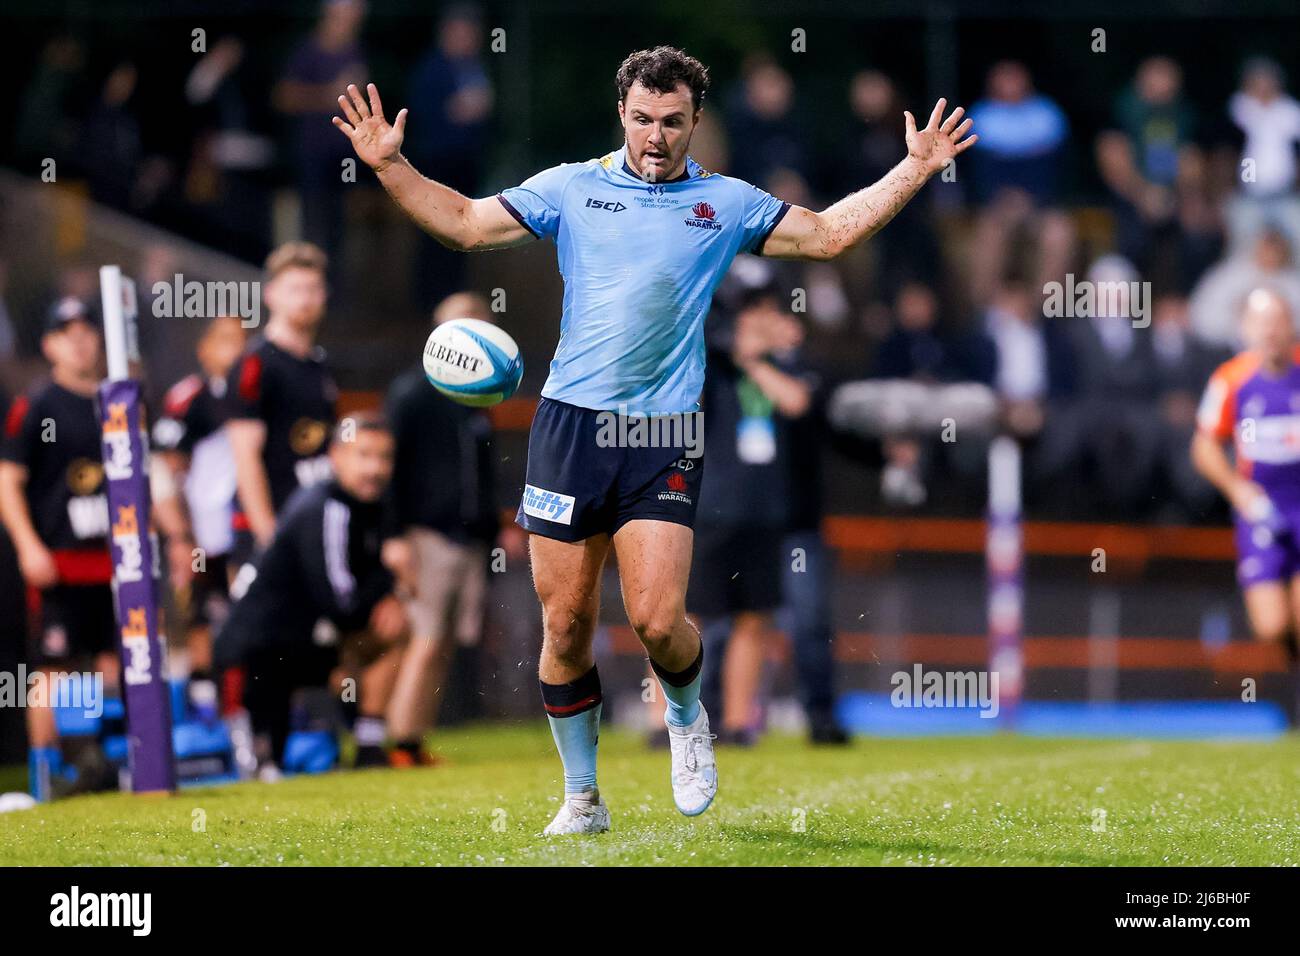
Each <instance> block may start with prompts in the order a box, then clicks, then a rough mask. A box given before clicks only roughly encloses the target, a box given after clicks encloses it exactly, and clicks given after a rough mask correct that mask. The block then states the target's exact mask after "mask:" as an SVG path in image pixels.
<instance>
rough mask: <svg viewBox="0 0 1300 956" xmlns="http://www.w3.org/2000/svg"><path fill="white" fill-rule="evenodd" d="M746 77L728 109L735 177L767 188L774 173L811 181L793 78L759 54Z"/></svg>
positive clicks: (748, 65)
mask: <svg viewBox="0 0 1300 956" xmlns="http://www.w3.org/2000/svg"><path fill="white" fill-rule="evenodd" d="M741 77H742V79H741V86H740V89H739V90H738V91H737V92H736V93H734V94H733V95H732V97H731V99H730V101H729V102H728V103H727V133H728V138H729V139H730V140H731V142H732V144H733V146H735V147H737V148H735V149H733V150H732V154H731V175H733V176H736V177H738V178H740V179H743V180H745V181H746V182H750V183H764V182H767V180H768V178H769V177H770V176H771V174H772V172H773V171H774V170H776V169H791V170H794V171H795V172H796V173H798V174H799V175H800V176H803V177H805V178H806V177H807V176H808V174H809V171H810V169H809V167H810V157H809V155H808V147H807V146H806V145H805V144H806V143H807V142H808V137H807V135H806V131H805V130H803V129H802V128H801V125H800V123H799V121H798V116H797V114H796V112H795V93H794V81H793V80H792V79H791V78H790V74H789V73H787V72H786V71H785V70H784V69H783V68H782V67H781V65H780V64H779V63H777V62H776V60H774V59H772V57H770V56H768V55H767V54H755V55H753V56H750V57H748V58H746V60H745V63H744V65H743V66H742V68H741ZM900 158H901V157H900ZM863 185H866V184H865V183H864V184H863Z"/></svg>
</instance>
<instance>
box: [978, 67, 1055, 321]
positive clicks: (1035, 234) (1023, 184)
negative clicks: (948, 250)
mask: <svg viewBox="0 0 1300 956" xmlns="http://www.w3.org/2000/svg"><path fill="white" fill-rule="evenodd" d="M970 118H971V119H972V120H973V121H974V123H975V128H976V129H978V130H979V131H980V132H979V142H977V143H976V144H975V146H974V148H973V149H972V150H971V173H970V179H969V182H970V183H971V189H970V196H971V199H972V200H973V201H974V202H975V203H977V204H979V205H980V206H982V207H984V208H982V209H981V210H980V213H979V219H978V221H977V223H976V229H975V238H974V241H973V260H972V293H973V296H974V300H975V302H976V304H977V305H984V304H986V303H987V302H988V301H989V298H990V297H991V295H992V294H993V291H994V289H995V288H996V286H997V282H998V280H999V278H1000V277H1001V276H1003V275H1005V274H1006V273H1008V272H1010V271H1019V270H1018V268H1017V269H1012V268H1011V267H1010V265H1009V263H1008V259H1009V258H1010V255H1011V249H1012V244H1013V242H1014V240H1015V239H1016V238H1017V236H1019V235H1022V234H1025V233H1028V236H1027V238H1028V239H1029V242H1028V244H1027V245H1028V247H1029V248H1030V249H1032V250H1034V255H1035V256H1036V261H1035V262H1034V263H1033V264H1032V265H1030V266H1029V271H1030V273H1031V274H1032V275H1033V276H1034V277H1035V279H1037V280H1040V281H1041V282H1047V281H1050V280H1052V279H1057V278H1059V277H1060V276H1061V275H1063V274H1064V273H1065V271H1066V270H1067V268H1068V266H1069V261H1070V256H1071V254H1072V249H1073V246H1074V226H1073V224H1072V223H1071V221H1070V219H1069V217H1068V216H1066V215H1065V214H1064V213H1063V212H1061V211H1059V210H1056V209H1054V208H1051V207H1053V206H1054V205H1055V204H1056V203H1057V202H1059V201H1060V195H1061V184H1060V170H1061V168H1062V166H1063V164H1064V159H1065V146H1066V142H1067V139H1068V137H1069V125H1068V123H1067V121H1066V118H1065V114H1064V113H1063V112H1062V111H1061V108H1060V107H1059V106H1058V105H1057V104H1056V102H1055V101H1054V100H1052V99H1050V98H1049V97H1047V96H1045V95H1043V94H1041V93H1037V92H1035V90H1034V86H1033V81H1032V79H1031V78H1030V75H1029V71H1028V70H1027V69H1026V68H1025V67H1024V65H1023V64H1021V63H1017V62H1015V61H1012V60H1004V61H1002V62H1001V63H998V64H996V65H995V66H994V67H993V69H991V70H990V71H989V77H988V93H987V96H986V97H985V98H984V99H982V100H979V101H978V102H977V103H976V104H975V105H974V106H973V107H971V110H970Z"/></svg>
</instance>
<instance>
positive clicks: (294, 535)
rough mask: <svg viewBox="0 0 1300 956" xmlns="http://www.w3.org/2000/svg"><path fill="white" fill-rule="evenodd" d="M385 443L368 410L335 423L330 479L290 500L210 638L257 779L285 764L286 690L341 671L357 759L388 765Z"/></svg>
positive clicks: (400, 627) (390, 581)
mask: <svg viewBox="0 0 1300 956" xmlns="http://www.w3.org/2000/svg"><path fill="white" fill-rule="evenodd" d="M393 447H394V446H393V436H392V433H391V432H390V431H389V430H388V426H387V425H386V424H385V423H384V421H383V420H382V419H381V418H380V417H379V416H377V415H374V414H372V413H358V414H355V415H353V416H351V417H350V419H345V420H344V421H343V422H341V423H340V424H339V425H338V426H337V427H336V428H335V432H334V439H333V441H332V442H330V445H329V456H330V460H331V462H332V464H333V468H334V477H332V478H330V479H328V480H326V481H324V482H317V483H316V484H314V485H311V486H309V487H306V488H301V489H299V490H298V491H296V492H294V494H293V495H292V496H291V497H290V499H289V501H288V503H287V504H286V505H285V507H284V509H283V510H282V513H281V516H280V518H281V520H280V522H279V524H278V526H277V528H276V532H275V535H274V536H273V537H272V539H271V544H270V546H269V547H268V548H267V549H266V550H265V551H263V552H262V553H261V554H260V555H259V556H258V558H257V560H256V561H255V563H254V564H253V566H252V567H253V571H252V572H250V573H249V575H248V587H247V589H246V590H245V591H244V593H243V595H242V596H241V597H240V598H239V599H238V600H237V601H236V602H235V604H234V606H233V607H232V608H231V610H230V616H229V617H228V618H226V622H225V624H224V625H223V626H222V627H221V629H220V631H219V633H218V634H217V638H216V641H215V643H214V646H213V659H214V663H215V664H216V666H218V667H221V668H231V667H242V668H243V669H244V670H245V671H246V673H247V675H248V684H247V690H246V695H245V699H246V701H247V703H248V705H249V707H248V709H249V711H250V712H251V714H252V715H253V727H254V731H255V732H256V733H257V734H258V745H259V749H260V752H259V754H258V757H259V760H260V762H261V768H260V769H259V776H262V777H263V778H264V779H265V778H269V779H275V776H276V774H277V773H278V765H282V764H283V759H284V749H285V742H286V741H287V740H288V736H289V711H290V700H291V697H292V694H293V692H294V691H295V690H298V689H299V688H305V687H324V686H327V685H328V684H330V683H331V675H335V676H338V675H337V673H336V671H337V668H339V667H340V665H341V666H342V667H343V668H344V669H346V670H349V671H352V672H353V673H354V679H356V678H357V677H359V685H360V692H359V695H358V696H357V698H356V703H357V705H358V707H357V710H358V717H357V720H356V722H355V725H354V730H355V732H356V736H357V745H358V747H357V751H358V752H357V763H358V765H359V766H376V765H379V764H383V763H385V762H386V760H387V757H386V755H385V754H384V751H383V743H384V737H385V733H386V722H385V719H384V712H385V710H386V709H387V707H388V702H389V700H390V699H391V696H392V688H393V683H394V681H395V680H396V677H397V673H398V668H399V666H400V664H401V658H402V654H403V652H404V650H405V646H406V636H407V621H406V615H405V613H404V611H403V610H402V605H401V603H400V602H399V601H398V599H397V597H396V596H395V595H394V593H393V588H394V578H393V575H392V573H391V571H390V569H389V567H388V565H387V564H385V557H384V554H383V545H384V542H385V540H387V539H388V538H390V537H391V519H390V517H389V513H388V509H387V506H386V504H385V501H384V495H385V493H386V492H387V490H388V483H389V481H390V480H391V479H392V474H393ZM272 768H276V769H274V770H273V769H272ZM268 770H270V771H271V772H270V773H267V772H266V771H268Z"/></svg>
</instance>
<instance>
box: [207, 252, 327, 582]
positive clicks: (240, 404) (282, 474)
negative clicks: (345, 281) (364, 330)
mask: <svg viewBox="0 0 1300 956" xmlns="http://www.w3.org/2000/svg"><path fill="white" fill-rule="evenodd" d="M326 268H327V260H326V257H325V253H323V252H322V251H321V250H320V249H319V248H317V247H316V246H313V245H312V244H311V243H308V242H287V243H285V244H284V245H282V246H280V247H279V248H278V249H276V250H274V251H273V252H272V253H271V254H270V255H269V256H268V257H267V260H266V270H265V271H266V280H265V283H264V285H263V287H262V293H263V295H264V297H265V299H266V306H267V309H268V311H269V313H270V314H269V316H268V317H267V320H266V329H265V331H264V332H263V334H262V335H261V336H260V337H258V338H257V339H255V340H254V341H253V342H252V343H251V344H250V345H249V347H248V350H247V351H246V352H245V353H244V355H243V356H242V357H241V358H240V360H239V361H238V362H237V363H236V364H235V366H234V368H233V369H231V372H230V376H229V382H228V385H227V388H226V402H227V408H226V411H227V414H228V416H229V418H228V420H227V421H226V425H225V427H226V433H227V435H228V436H229V439H230V448H231V451H232V452H233V453H234V458H235V482H236V486H237V489H238V507H237V508H236V510H235V514H234V518H233V527H234V531H235V543H234V547H233V550H232V552H231V560H232V562H233V563H234V564H235V568H234V570H235V572H236V573H238V571H239V570H240V568H239V565H241V564H244V563H245V562H247V561H248V560H250V559H251V558H252V556H253V554H254V553H255V552H256V551H258V550H260V549H262V548H265V547H266V546H267V545H268V544H270V542H271V537H272V536H273V535H274V534H275V522H276V515H277V514H278V512H279V511H280V509H281V508H283V507H284V504H285V502H287V501H288V500H289V496H290V495H292V494H293V493H294V492H295V491H297V490H298V489H299V488H303V487H307V486H309V485H313V484H316V483H317V482H319V481H323V480H324V479H326V478H328V477H329V474H330V471H329V468H330V464H329V456H328V454H327V453H326V446H327V444H328V440H329V434H330V429H331V428H332V427H333V425H334V420H335V414H334V405H335V402H336V400H337V398H338V388H337V386H336V385H335V384H334V379H333V377H332V376H331V375H330V372H329V369H328V368H327V367H326V365H325V351H324V349H322V348H321V347H320V346H319V345H317V344H316V335H317V333H318V332H319V331H320V323H321V319H322V318H323V317H324V315H325V303H326V300H327V298H328V287H327V285H326V281H325V273H326ZM235 590H236V592H237V591H238V590H239V589H238V588H236V589H235Z"/></svg>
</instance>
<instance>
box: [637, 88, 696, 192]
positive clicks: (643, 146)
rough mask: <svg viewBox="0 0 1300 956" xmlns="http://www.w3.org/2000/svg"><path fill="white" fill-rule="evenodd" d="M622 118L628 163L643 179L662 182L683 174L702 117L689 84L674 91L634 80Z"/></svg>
mask: <svg viewBox="0 0 1300 956" xmlns="http://www.w3.org/2000/svg"><path fill="white" fill-rule="evenodd" d="M618 117H619V120H620V121H621V122H622V124H623V134H624V136H625V137H626V138H627V163H628V165H629V166H631V167H632V168H633V169H635V170H636V171H637V172H638V173H640V174H641V178H642V179H644V180H646V181H647V182H662V181H664V180H665V179H672V178H673V177H674V176H677V175H680V173H681V172H682V169H683V168H684V167H685V164H686V151H687V149H689V148H690V145H691V134H692V133H694V132H695V124H696V123H698V122H699V118H700V114H699V112H698V111H697V110H696V109H695V107H694V104H693V103H692V102H691V91H690V90H689V89H687V87H686V84H685V83H678V84H677V89H676V90H674V91H673V92H671V93H657V92H655V91H654V90H648V89H646V88H645V87H644V86H642V85H641V84H640V83H633V84H632V86H631V87H630V88H629V89H628V91H627V98H626V99H625V100H624V101H623V102H622V103H619V104H618Z"/></svg>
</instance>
